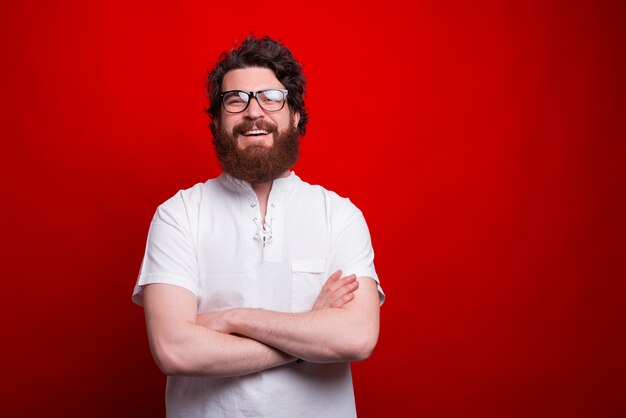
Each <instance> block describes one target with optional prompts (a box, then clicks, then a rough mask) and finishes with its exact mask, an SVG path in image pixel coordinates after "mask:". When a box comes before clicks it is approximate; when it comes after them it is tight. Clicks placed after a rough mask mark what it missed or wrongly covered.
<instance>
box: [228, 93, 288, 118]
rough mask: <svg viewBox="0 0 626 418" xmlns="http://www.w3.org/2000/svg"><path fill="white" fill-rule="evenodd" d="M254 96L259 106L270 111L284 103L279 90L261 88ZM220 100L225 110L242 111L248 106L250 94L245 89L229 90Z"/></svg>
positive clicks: (280, 107) (279, 107)
mask: <svg viewBox="0 0 626 418" xmlns="http://www.w3.org/2000/svg"><path fill="white" fill-rule="evenodd" d="M255 96H256V99H257V102H258V103H259V106H261V108H262V109H264V110H268V111H270V112H271V111H277V110H280V109H282V108H283V106H284V104H285V95H284V94H283V92H282V91H280V90H273V89H270V90H263V91H259V92H257V93H256V94H255ZM222 101H223V103H224V109H226V111H227V112H232V113H238V112H243V111H244V110H245V109H246V108H247V107H248V102H249V101H250V94H249V93H246V92H245V91H231V92H228V93H226V94H225V95H224V97H223V99H222Z"/></svg>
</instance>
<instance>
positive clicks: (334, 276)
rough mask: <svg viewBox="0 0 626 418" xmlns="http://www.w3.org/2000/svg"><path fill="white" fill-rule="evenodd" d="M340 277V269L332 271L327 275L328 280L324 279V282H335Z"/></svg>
mask: <svg viewBox="0 0 626 418" xmlns="http://www.w3.org/2000/svg"><path fill="white" fill-rule="evenodd" d="M340 278H341V270H337V271H336V272H334V273H333V274H331V275H330V276H329V277H328V280H326V284H328V283H335V282H337V281H338V280H339V279H340Z"/></svg>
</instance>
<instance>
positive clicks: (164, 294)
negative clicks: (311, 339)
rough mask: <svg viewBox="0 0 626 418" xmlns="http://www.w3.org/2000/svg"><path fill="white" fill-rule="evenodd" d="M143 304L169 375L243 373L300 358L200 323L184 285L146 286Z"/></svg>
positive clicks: (155, 352) (159, 357)
mask: <svg viewBox="0 0 626 418" xmlns="http://www.w3.org/2000/svg"><path fill="white" fill-rule="evenodd" d="M144 309H145V314H146V327H147V330H148V339H149V341H150V349H151V350H152V355H153V357H154V360H155V361H156V363H157V365H158V366H159V368H160V369H161V370H162V371H163V372H164V373H166V374H169V375H202V376H216V377H225V376H239V375H244V374H249V373H254V372H257V371H259V370H264V369H268V368H272V367H277V366H280V365H283V364H286V363H289V362H292V361H295V358H294V357H292V356H290V355H289V354H286V353H284V352H281V351H279V350H277V349H275V348H272V347H269V346H267V345H266V344H263V343H261V342H259V341H255V340H251V339H249V338H244V337H238V336H234V335H228V334H227V333H219V332H216V331H212V330H210V329H207V328H205V327H203V326H201V325H200V324H198V323H197V319H196V314H197V310H196V298H195V296H194V295H193V294H192V293H191V292H189V291H188V290H186V289H183V288H181V287H178V286H172V285H166V284H153V285H149V286H146V288H145V289H144Z"/></svg>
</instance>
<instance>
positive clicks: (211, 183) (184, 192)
mask: <svg viewBox="0 0 626 418" xmlns="http://www.w3.org/2000/svg"><path fill="white" fill-rule="evenodd" d="M220 189H222V188H221V186H220V185H219V183H218V181H217V179H216V178H213V179H209V180H207V181H206V182H204V183H196V184H195V185H193V186H192V187H189V188H187V189H180V190H179V191H178V192H176V194H175V195H174V196H172V197H170V198H169V199H167V200H166V201H165V202H163V203H162V204H161V205H159V207H158V208H157V213H159V214H160V215H161V216H163V215H165V216H167V215H169V216H175V217H178V216H189V215H190V214H191V213H195V212H198V210H199V208H200V207H201V206H202V203H203V201H205V200H206V199H210V198H211V196H214V195H216V194H217V193H219V191H220Z"/></svg>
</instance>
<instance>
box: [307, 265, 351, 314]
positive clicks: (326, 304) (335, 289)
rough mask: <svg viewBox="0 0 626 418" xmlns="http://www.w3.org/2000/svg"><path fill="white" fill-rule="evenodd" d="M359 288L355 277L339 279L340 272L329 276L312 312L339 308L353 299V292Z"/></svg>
mask: <svg viewBox="0 0 626 418" xmlns="http://www.w3.org/2000/svg"><path fill="white" fill-rule="evenodd" d="M358 288H359V282H358V281H357V280H356V275H354V274H351V275H350V276H346V277H341V270H337V271H336V272H334V273H333V274H331V275H330V277H329V278H328V280H326V283H324V286H323V287H322V290H321V291H320V294H319V296H318V297H317V300H316V301H315V304H314V305H313V308H312V309H311V310H312V311H317V310H320V309H326V308H341V307H342V306H343V305H345V304H346V303H348V302H350V301H351V300H352V299H354V292H355V291H356V290H357V289H358Z"/></svg>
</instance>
